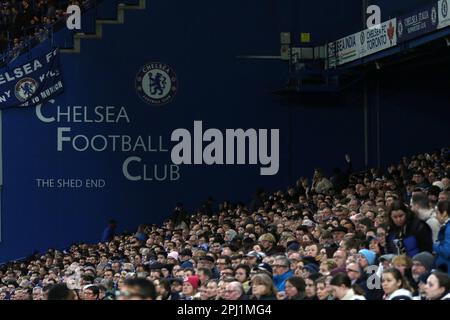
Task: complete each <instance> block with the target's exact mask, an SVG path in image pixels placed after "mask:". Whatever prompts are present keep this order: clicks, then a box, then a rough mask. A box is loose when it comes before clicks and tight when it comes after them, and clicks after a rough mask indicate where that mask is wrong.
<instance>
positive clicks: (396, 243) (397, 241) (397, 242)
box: [393, 239, 403, 248]
mask: <svg viewBox="0 0 450 320" xmlns="http://www.w3.org/2000/svg"><path fill="white" fill-rule="evenodd" d="M393 242H394V245H395V246H396V247H397V248H402V247H403V242H402V240H400V239H394V241H393Z"/></svg>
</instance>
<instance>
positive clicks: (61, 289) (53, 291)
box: [47, 283, 75, 300]
mask: <svg viewBox="0 0 450 320" xmlns="http://www.w3.org/2000/svg"><path fill="white" fill-rule="evenodd" d="M47 300H75V294H74V292H73V291H72V290H70V289H69V288H68V287H67V285H66V284H64V283H58V284H55V285H53V286H52V287H51V288H50V290H49V291H48V296H47Z"/></svg>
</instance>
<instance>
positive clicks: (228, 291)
mask: <svg viewBox="0 0 450 320" xmlns="http://www.w3.org/2000/svg"><path fill="white" fill-rule="evenodd" d="M235 291H237V290H224V291H223V292H225V293H233V292H235Z"/></svg>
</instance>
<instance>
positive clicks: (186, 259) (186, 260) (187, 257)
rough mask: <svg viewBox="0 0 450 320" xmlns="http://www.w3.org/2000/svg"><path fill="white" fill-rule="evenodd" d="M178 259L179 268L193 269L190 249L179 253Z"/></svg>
mask: <svg viewBox="0 0 450 320" xmlns="http://www.w3.org/2000/svg"><path fill="white" fill-rule="evenodd" d="M179 258H180V261H181V268H182V269H188V268H193V267H194V263H193V262H192V261H191V259H192V251H191V250H190V249H184V250H182V251H181V252H180V254H179Z"/></svg>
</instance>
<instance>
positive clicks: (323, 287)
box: [315, 277, 333, 300]
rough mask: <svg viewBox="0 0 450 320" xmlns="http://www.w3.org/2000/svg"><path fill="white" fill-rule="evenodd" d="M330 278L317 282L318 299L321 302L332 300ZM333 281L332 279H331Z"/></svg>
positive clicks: (322, 278) (321, 278) (323, 278)
mask: <svg viewBox="0 0 450 320" xmlns="http://www.w3.org/2000/svg"><path fill="white" fill-rule="evenodd" d="M328 278H331V277H320V278H319V279H317V280H316V281H315V284H316V292H317V298H318V299H319V300H332V299H333V296H332V295H331V294H330V287H329V285H330V284H329V281H328ZM330 280H331V279H330Z"/></svg>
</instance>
